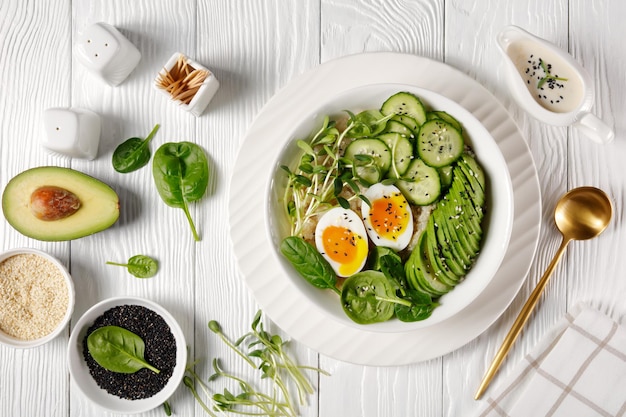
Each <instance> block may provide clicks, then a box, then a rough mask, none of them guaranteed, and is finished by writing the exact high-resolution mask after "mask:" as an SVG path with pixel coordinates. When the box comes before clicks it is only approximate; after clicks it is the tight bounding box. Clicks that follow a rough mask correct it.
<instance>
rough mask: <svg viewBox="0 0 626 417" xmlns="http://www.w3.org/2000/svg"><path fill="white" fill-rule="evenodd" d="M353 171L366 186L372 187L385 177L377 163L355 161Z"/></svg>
mask: <svg viewBox="0 0 626 417" xmlns="http://www.w3.org/2000/svg"><path fill="white" fill-rule="evenodd" d="M352 173H353V174H354V176H355V177H356V178H358V179H359V180H360V181H361V183H363V185H365V186H366V187H370V186H372V185H374V184H376V183H377V182H380V181H381V180H382V179H383V176H382V175H381V173H380V169H379V168H378V167H377V166H376V164H369V163H365V164H364V165H360V164H359V162H358V161H354V163H353V165H352Z"/></svg>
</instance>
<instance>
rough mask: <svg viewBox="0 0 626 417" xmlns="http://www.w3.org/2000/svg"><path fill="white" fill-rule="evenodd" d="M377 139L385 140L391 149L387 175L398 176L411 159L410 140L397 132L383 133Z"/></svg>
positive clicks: (403, 171)
mask: <svg viewBox="0 0 626 417" xmlns="http://www.w3.org/2000/svg"><path fill="white" fill-rule="evenodd" d="M378 139H380V140H382V141H383V142H385V145H387V147H388V148H389V150H390V151H391V167H390V168H389V173H388V175H389V176H390V177H392V178H400V176H401V175H402V174H404V173H405V172H406V170H407V169H408V168H409V164H410V163H411V160H412V159H413V145H412V144H411V141H410V140H409V139H407V138H406V136H402V135H401V134H399V133H383V134H382V135H379V136H378Z"/></svg>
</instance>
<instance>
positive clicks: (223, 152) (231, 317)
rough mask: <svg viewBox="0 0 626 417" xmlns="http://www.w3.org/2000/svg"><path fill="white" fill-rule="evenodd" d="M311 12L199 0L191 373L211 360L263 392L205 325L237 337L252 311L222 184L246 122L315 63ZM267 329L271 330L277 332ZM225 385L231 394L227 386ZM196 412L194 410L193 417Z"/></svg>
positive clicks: (308, 354) (298, 5) (292, 6)
mask: <svg viewBox="0 0 626 417" xmlns="http://www.w3.org/2000/svg"><path fill="white" fill-rule="evenodd" d="M318 15H319V6H318V5H317V3H316V2H314V1H304V2H281V1H278V0H277V1H264V2H249V1H229V2H214V1H200V2H198V13H197V16H198V28H197V36H198V43H197V48H196V56H197V59H198V60H199V61H200V62H202V63H204V64H205V65H207V66H208V67H209V68H211V69H212V70H213V71H214V72H215V74H216V76H217V78H218V80H219V81H220V89H219V91H218V93H217V95H216V96H215V98H214V100H213V102H212V103H211V104H210V105H209V109H208V111H207V113H206V114H205V115H204V116H203V117H201V118H199V119H198V122H197V125H196V130H195V135H196V137H197V140H198V141H199V142H200V143H201V144H202V145H203V146H204V148H205V149H206V150H207V152H208V154H209V155H210V163H211V176H212V178H211V182H210V186H209V188H210V195H209V196H207V198H206V199H205V202H204V203H203V206H202V207H201V209H200V210H199V211H197V216H198V218H199V219H200V220H199V221H201V223H202V224H203V228H204V230H205V236H204V238H203V240H202V242H199V243H198V244H196V245H195V247H196V253H197V266H196V268H197V279H196V297H195V306H196V308H195V310H196V314H195V318H196V325H195V329H196V346H195V351H196V358H197V359H201V362H200V363H199V364H198V365H197V366H196V371H197V372H198V373H199V374H200V375H202V376H205V377H208V376H209V375H210V373H211V368H210V361H211V360H212V359H213V358H215V357H217V358H221V359H222V360H223V366H224V367H225V368H226V370H228V371H230V372H233V373H234V374H236V375H244V376H247V378H246V379H247V380H249V381H250V382H252V383H253V385H257V386H260V387H265V388H266V389H267V387H268V385H267V383H265V384H263V383H261V381H260V380H259V378H258V377H259V373H258V372H255V371H251V370H250V369H249V367H248V365H247V364H245V363H244V362H243V361H241V360H239V359H238V358H237V357H236V356H235V355H233V353H232V351H230V350H229V349H228V348H227V347H226V346H225V345H224V344H223V343H222V342H220V341H219V340H218V339H217V337H216V336H215V335H214V334H213V333H212V332H210V331H209V329H208V327H207V323H208V321H209V320H217V321H218V322H219V323H220V324H221V326H222V328H223V329H224V332H225V333H226V334H227V335H228V336H229V337H231V338H232V339H236V338H238V337H239V336H241V335H243V334H244V333H246V332H248V331H249V330H250V328H249V326H250V323H251V321H252V318H253V317H254V314H255V313H256V311H257V308H258V307H257V306H256V303H255V302H254V299H253V297H252V296H251V294H250V293H249V292H248V289H247V287H246V286H245V284H244V282H243V279H242V277H240V275H239V273H238V271H237V267H236V263H235V259H234V257H233V255H232V250H231V246H232V245H231V242H230V238H229V231H228V186H229V183H230V178H231V176H232V175H237V173H236V172H233V165H234V162H235V159H236V155H237V152H238V149H239V145H240V143H241V142H242V139H243V137H244V135H245V134H246V129H247V127H248V126H249V124H250V122H251V121H252V120H253V119H254V117H255V116H256V114H257V113H258V112H259V111H260V110H261V108H262V106H263V105H264V104H265V102H267V101H268V100H269V99H270V98H271V97H272V95H273V94H274V93H276V91H277V90H278V89H279V88H280V87H282V86H283V85H285V84H286V83H287V82H288V81H289V80H290V79H291V78H293V77H295V76H297V75H298V74H300V73H302V72H304V71H306V70H307V69H309V68H311V67H313V66H314V65H316V64H317V63H318V57H319V41H318V33H319V28H318V27H317V26H318V23H317V22H319V17H318ZM260 140H263V138H260ZM250 192H251V193H253V192H261V191H260V190H253V189H251V190H250ZM258 209H259V210H263V208H262V207H259V208H258ZM251 232H253V233H264V232H263V231H251ZM259 273H260V274H262V273H263V271H259ZM266 323H267V322H266ZM267 325H268V326H269V329H271V331H272V332H276V331H279V330H278V329H277V328H276V327H275V326H273V325H270V324H267ZM283 337H285V338H288V335H284V334H283ZM288 351H289V352H291V353H293V354H294V355H296V357H297V358H298V360H299V361H300V362H301V363H303V364H307V365H312V366H317V354H316V353H315V352H313V351H311V350H309V349H306V348H305V347H303V346H300V345H298V344H297V343H294V344H291V345H289V349H288ZM313 382H316V378H315V375H313ZM315 385H317V384H315ZM211 387H212V388H213V389H214V390H215V391H220V390H221V389H222V388H223V387H224V384H223V383H220V382H219V381H217V382H216V383H214V384H211ZM228 387H229V388H231V389H234V390H236V387H233V386H232V384H230V385H228ZM201 411H202V410H201V409H200V408H199V407H198V406H197V407H196V413H197V414H199V413H201ZM301 413H302V415H303V416H314V415H317V396H316V395H314V396H311V397H309V398H308V405H307V406H304V407H302V408H301Z"/></svg>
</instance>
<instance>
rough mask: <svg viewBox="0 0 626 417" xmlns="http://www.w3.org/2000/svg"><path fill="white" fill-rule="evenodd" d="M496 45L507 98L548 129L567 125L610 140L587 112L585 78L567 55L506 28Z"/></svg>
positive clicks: (589, 99)
mask: <svg viewBox="0 0 626 417" xmlns="http://www.w3.org/2000/svg"><path fill="white" fill-rule="evenodd" d="M497 42H498V46H499V48H500V51H501V52H502V54H503V56H504V58H505V59H504V62H505V65H506V70H507V72H506V75H507V81H508V85H509V87H510V89H511V92H512V94H513V98H515V100H516V101H517V103H518V104H519V105H520V106H521V107H522V108H523V109H524V110H526V111H527V112H528V113H529V114H530V115H531V116H533V117H534V118H536V119H538V120H540V121H542V122H544V123H548V124H551V125H554V126H569V125H571V126H573V127H575V128H577V129H579V130H580V131H581V132H583V133H584V134H585V135H586V136H587V137H589V138H590V139H592V140H593V141H595V142H598V143H609V142H611V141H612V140H613V138H614V137H615V133H614V132H613V130H612V129H611V128H610V127H609V126H607V125H606V124H605V123H604V122H603V121H602V120H600V119H599V118H598V117H597V116H595V115H594V114H592V113H591V107H592V106H593V102H594V91H593V83H592V80H591V76H590V75H589V73H588V72H587V71H586V70H585V69H584V68H583V67H582V65H580V64H579V63H578V62H577V61H576V60H575V59H574V58H573V57H572V56H571V55H570V54H568V53H567V52H565V51H563V50H561V49H559V48H558V47H557V46H556V45H554V44H552V43H550V42H548V41H546V40H544V39H541V38H539V37H537V36H534V35H532V34H530V33H528V32H527V31H525V30H523V29H521V28H519V27H517V26H512V25H511V26H507V27H505V28H504V29H503V30H502V31H501V32H500V33H499V34H498V36H497Z"/></svg>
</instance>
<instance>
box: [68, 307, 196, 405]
mask: <svg viewBox="0 0 626 417" xmlns="http://www.w3.org/2000/svg"><path fill="white" fill-rule="evenodd" d="M104 326H118V327H121V328H123V329H126V330H128V331H130V332H132V333H134V334H136V335H137V336H139V337H140V338H141V339H142V340H143V342H144V344H145V351H144V358H145V360H146V362H148V363H149V364H150V365H152V366H154V367H155V368H157V369H158V370H159V372H158V373H155V372H153V371H152V370H150V369H147V368H143V369H140V370H138V371H136V372H134V373H119V372H113V371H110V370H108V369H106V368H105V367H103V366H101V365H100V364H98V362H96V361H95V359H94V358H93V357H92V356H91V354H90V352H89V350H88V347H87V337H88V336H89V335H90V334H91V333H92V332H94V331H96V330H97V329H99V328H102V327H104ZM67 355H68V367H69V371H70V375H71V378H72V380H73V381H74V383H75V384H76V386H77V387H78V389H79V390H80V391H81V392H82V393H83V394H84V395H85V396H86V397H87V398H88V399H89V400H91V401H92V402H93V403H95V404H96V405H98V406H99V407H100V408H102V409H104V410H107V411H111V412H114V413H121V414H136V413H142V412H145V411H148V410H151V409H153V408H155V407H158V406H160V405H161V404H162V403H163V402H165V401H166V400H167V399H168V398H169V397H170V396H171V395H172V394H173V393H174V391H176V389H177V388H178V386H179V385H180V382H181V381H182V379H183V376H184V373H185V366H186V363H187V344H186V341H185V336H184V334H183V332H182V330H181V328H180V326H179V325H178V323H177V322H176V320H175V319H174V317H173V316H172V315H171V314H170V313H169V312H168V311H167V310H165V309H164V308H163V307H162V306H160V305H159V304H157V303H155V302H153V301H150V300H147V299H144V298H137V297H116V298H109V299H107V300H104V301H101V302H99V303H98V304H96V305H94V306H93V307H91V308H90V309H89V310H87V311H86V312H85V314H83V315H82V317H81V318H80V319H79V320H78V321H77V322H76V325H75V326H74V329H73V330H72V333H71V335H70V340H69V343H68V352H67Z"/></svg>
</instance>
